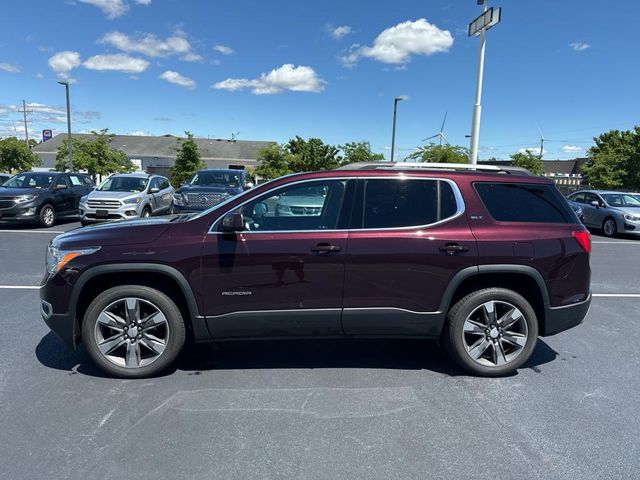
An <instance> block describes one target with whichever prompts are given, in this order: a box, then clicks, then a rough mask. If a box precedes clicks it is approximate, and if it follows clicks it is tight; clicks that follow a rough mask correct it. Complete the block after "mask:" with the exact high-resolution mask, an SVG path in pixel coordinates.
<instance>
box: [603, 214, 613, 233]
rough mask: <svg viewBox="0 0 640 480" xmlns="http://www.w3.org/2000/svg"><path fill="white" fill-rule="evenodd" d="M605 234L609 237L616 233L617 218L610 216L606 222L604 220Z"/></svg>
mask: <svg viewBox="0 0 640 480" xmlns="http://www.w3.org/2000/svg"><path fill="white" fill-rule="evenodd" d="M603 230H604V234H605V235H606V236H607V237H613V235H614V234H615V233H616V222H615V220H613V219H611V218H609V219H607V221H606V222H604V228H603Z"/></svg>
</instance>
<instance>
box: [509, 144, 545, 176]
mask: <svg viewBox="0 0 640 480" xmlns="http://www.w3.org/2000/svg"><path fill="white" fill-rule="evenodd" d="M511 164H512V165H513V166H514V167H520V168H526V169H527V170H529V171H530V172H531V173H533V174H534V175H542V174H543V173H544V162H543V161H542V159H541V158H540V157H539V156H538V155H534V154H533V153H532V152H531V150H526V151H525V152H524V153H522V152H518V153H514V154H513V155H511Z"/></svg>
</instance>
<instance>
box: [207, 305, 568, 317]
mask: <svg viewBox="0 0 640 480" xmlns="http://www.w3.org/2000/svg"><path fill="white" fill-rule="evenodd" d="M568 306H573V305H568ZM372 310H386V311H396V312H403V313H410V314H412V315H442V312H441V311H439V310H436V311H428V312H418V311H416V310H407V309H406V308H401V307H346V308H340V307H337V308H335V307H331V308H285V309H274V310H238V311H233V312H228V313H221V314H219V315H206V316H205V318H206V319H207V320H215V319H216V318H224V317H230V316H233V315H247V314H251V315H254V314H255V315H259V314H263V313H284V314H293V313H299V312H319V313H321V312H327V313H331V312H333V313H335V312H354V313H357V312H366V311H372Z"/></svg>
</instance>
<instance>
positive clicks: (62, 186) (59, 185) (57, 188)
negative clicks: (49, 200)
mask: <svg viewBox="0 0 640 480" xmlns="http://www.w3.org/2000/svg"><path fill="white" fill-rule="evenodd" d="M66 188H67V186H66V185H65V184H64V183H60V184H58V185H56V188H55V189H56V190H65V189H66Z"/></svg>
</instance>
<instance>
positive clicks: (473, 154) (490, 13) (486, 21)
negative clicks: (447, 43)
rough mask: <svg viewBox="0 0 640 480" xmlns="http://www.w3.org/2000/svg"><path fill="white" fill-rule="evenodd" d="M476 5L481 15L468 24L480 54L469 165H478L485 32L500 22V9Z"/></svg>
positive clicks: (472, 117)
mask: <svg viewBox="0 0 640 480" xmlns="http://www.w3.org/2000/svg"><path fill="white" fill-rule="evenodd" d="M477 2H478V5H483V10H482V14H481V15H480V16H479V17H477V18H476V19H474V20H473V21H472V22H471V23H470V24H469V36H470V37H471V36H473V35H479V36H480V53H479V54H478V76H477V80H476V100H475V103H474V104H473V113H472V116H471V149H470V153H469V163H471V164H472V165H475V164H476V163H478V143H479V141H480V115H481V114H482V78H483V76H484V49H485V43H486V38H485V36H486V32H487V30H489V29H490V28H491V27H493V26H495V25H497V24H498V22H500V17H501V15H502V9H500V8H498V9H495V10H494V8H493V7H491V8H489V7H488V6H487V2H486V0H477Z"/></svg>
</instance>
